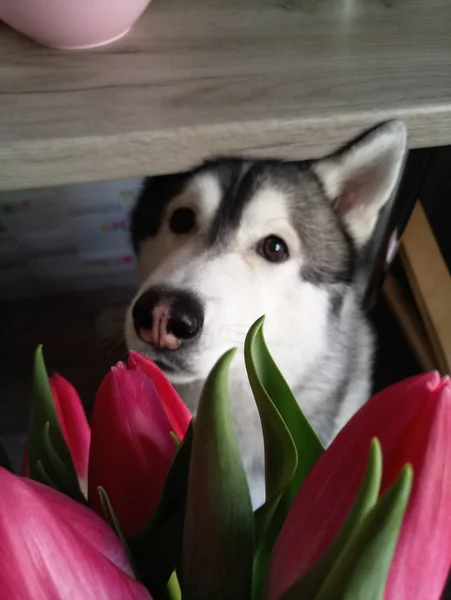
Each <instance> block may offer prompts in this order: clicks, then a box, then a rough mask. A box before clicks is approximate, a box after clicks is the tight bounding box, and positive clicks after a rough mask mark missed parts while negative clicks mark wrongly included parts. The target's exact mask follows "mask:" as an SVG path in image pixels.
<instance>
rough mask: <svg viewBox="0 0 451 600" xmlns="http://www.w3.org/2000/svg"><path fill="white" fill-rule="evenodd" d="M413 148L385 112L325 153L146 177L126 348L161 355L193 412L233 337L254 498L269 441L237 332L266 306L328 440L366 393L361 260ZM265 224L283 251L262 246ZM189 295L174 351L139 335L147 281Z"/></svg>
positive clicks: (297, 388)
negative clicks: (185, 329)
mask: <svg viewBox="0 0 451 600" xmlns="http://www.w3.org/2000/svg"><path fill="white" fill-rule="evenodd" d="M405 154H406V130H405V126H404V125H403V123H401V122H399V121H390V122H387V123H384V124H382V125H380V126H378V127H376V128H374V129H373V130H371V131H369V132H367V133H366V134H364V135H362V136H361V137H360V138H358V139H357V140H355V141H353V142H351V143H350V144H348V145H347V146H346V147H344V148H343V149H341V150H340V151H338V152H336V153H334V154H332V155H330V156H327V157H325V158H323V159H319V160H313V161H303V162H283V161H278V160H252V159H235V158H233V159H219V160H214V161H211V162H206V163H205V164H203V165H201V166H199V167H198V168H196V169H193V170H192V171H188V172H184V173H178V174H175V175H163V176H159V177H154V178H149V179H147V180H146V182H145V184H144V187H143V190H142V193H141V195H140V197H139V200H138V203H137V206H136V209H135V211H134V214H133V220H132V235H133V241H134V245H135V248H136V251H137V254H138V257H139V274H140V287H139V290H138V292H137V294H136V297H135V299H134V300H133V302H132V303H131V305H130V308H129V310H128V313H127V318H126V339H127V343H128V346H129V347H130V348H133V349H135V350H137V351H139V352H142V353H144V354H146V355H148V356H149V357H151V358H152V359H155V360H157V361H158V362H159V364H161V365H162V366H163V367H166V370H167V374H168V376H169V378H170V379H171V380H172V382H173V383H174V384H175V386H176V388H177V389H178V391H179V392H180V394H181V396H182V398H183V399H184V400H185V402H186V403H187V405H188V406H189V408H190V409H191V410H192V411H193V412H194V413H195V411H196V407H197V402H198V399H199V393H200V390H201V388H202V385H203V382H204V380H205V377H206V376H207V374H208V373H209V371H210V369H211V368H212V366H213V364H214V363H215V362H216V361H217V359H218V358H219V357H220V356H221V355H222V354H223V353H224V352H225V351H226V350H228V349H229V348H231V347H238V348H239V350H240V352H238V353H237V356H236V358H235V359H234V363H233V368H232V372H231V392H230V397H231V402H232V410H233V414H234V419H235V424H236V431H237V435H238V438H239V443H240V447H241V451H242V455H243V461H244V464H245V467H246V470H247V473H248V477H249V481H250V485H251V492H252V496H253V501H254V504H255V505H258V504H260V503H261V501H262V500H263V498H264V487H263V445H262V439H261V429H260V423H259V418H258V414H257V410H256V407H255V403H254V400H253V398H252V395H251V392H250V389H249V385H248V382H247V377H246V372H245V368H244V360H243V352H242V350H243V343H244V338H245V334H246V332H247V330H248V328H249V327H250V325H251V324H252V323H253V322H254V321H255V320H256V319H257V318H258V317H260V316H261V315H263V314H264V315H266V322H265V329H264V334H265V337H266V340H267V344H268V346H269V349H270V351H271V353H272V355H273V357H274V359H275V361H276V362H277V364H278V366H279V367H280V369H281V371H282V372H283V374H284V376H285V378H286V379H287V381H288V383H289V385H290V386H291V388H292V389H293V391H294V393H295V395H296V397H297V399H298V401H299V404H300V406H301V407H302V409H303V411H304V412H305V414H306V415H307V417H308V418H309V419H310V421H311V422H312V423H313V425H314V427H315V428H316V430H317V431H318V432H319V434H320V436H321V437H322V439H323V440H324V441H325V442H328V441H330V440H331V438H332V437H333V436H334V435H335V433H336V432H337V431H338V430H339V429H340V428H341V427H342V426H343V425H344V423H345V422H346V421H347V420H348V419H349V418H350V417H351V416H352V414H353V413H354V412H355V411H356V410H357V409H358V408H359V407H360V406H361V404H362V403H364V402H365V401H366V400H367V398H368V397H369V393H370V382H371V366H372V354H373V335H372V332H371V329H370V327H369V325H368V323H367V320H366V318H365V315H364V314H363V311H362V309H361V307H360V296H359V293H358V287H357V284H356V273H357V269H358V265H359V258H360V257H361V256H362V253H363V250H364V248H365V246H366V244H367V242H368V241H369V239H370V237H371V235H372V233H373V231H374V228H375V226H376V222H377V219H378V215H379V212H380V210H381V208H382V207H383V206H384V205H385V204H386V203H387V201H388V200H389V199H390V198H391V197H392V196H393V194H394V192H395V190H396V187H397V184H398V182H399V178H400V174H401V172H402V167H403V163H404V159H405ZM179 207H189V208H191V209H192V210H193V211H194V212H195V216H196V222H195V226H194V228H193V229H192V231H190V232H189V233H186V234H178V235H177V234H175V233H173V232H171V230H170V227H169V222H170V218H171V215H172V214H173V213H174V211H175V210H176V209H177V208H179ZM269 235H276V236H277V237H279V238H281V239H283V240H284V241H285V243H286V245H287V247H288V250H289V258H288V259H287V260H286V261H285V262H283V263H280V264H275V263H271V262H267V261H266V260H265V259H264V258H263V257H262V256H261V255H260V253H259V251H258V248H259V247H260V246H259V244H260V242H261V240H263V239H264V238H266V237H267V236H269ZM154 287H157V288H163V289H169V290H183V291H188V292H190V293H192V294H194V295H195V296H196V297H197V298H198V299H199V301H200V303H201V304H202V307H203V311H204V320H203V327H202V330H201V332H200V334H199V335H198V336H197V337H196V338H195V339H194V340H191V341H189V343H186V344H182V345H181V346H180V348H178V349H176V350H167V349H163V350H158V349H156V348H155V347H154V346H152V345H151V344H148V343H146V342H144V341H143V340H142V339H140V337H139V336H138V335H137V332H136V330H135V327H134V322H133V306H134V304H135V302H136V301H137V300H138V299H139V298H140V297H141V295H142V294H143V293H144V292H145V291H146V290H149V289H151V288H154Z"/></svg>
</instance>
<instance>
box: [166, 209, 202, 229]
mask: <svg viewBox="0 0 451 600" xmlns="http://www.w3.org/2000/svg"><path fill="white" fill-rule="evenodd" d="M195 225H196V213H195V212H194V210H192V209H191V208H177V209H176V210H175V211H174V212H173V213H172V216H171V219H170V221H169V227H170V228H171V231H172V232H173V233H177V234H181V233H189V232H190V231H192V230H193V229H194V227H195Z"/></svg>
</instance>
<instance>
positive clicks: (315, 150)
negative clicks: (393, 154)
mask: <svg viewBox="0 0 451 600" xmlns="http://www.w3.org/2000/svg"><path fill="white" fill-rule="evenodd" d="M392 117H400V118H403V119H404V120H405V121H406V122H407V124H408V127H409V132H410V144H411V146H412V147H421V146H432V145H444V144H450V143H451V2H450V0H429V1H428V2H425V0H385V1H382V0H299V1H296V0H190V1H188V0H154V1H153V2H152V3H151V4H150V6H149V9H148V11H147V13H146V14H145V15H144V16H143V18H142V19H141V20H140V21H139V22H138V24H137V25H136V27H135V29H134V30H133V31H132V33H131V34H130V35H129V36H128V37H126V38H125V39H123V40H121V41H120V42H118V43H116V44H114V45H112V46H109V47H105V48H103V49H98V50H95V51H91V52H79V53H63V52H58V51H53V50H50V49H47V48H42V47H39V46H36V45H34V44H33V43H32V42H29V41H27V40H25V39H23V38H22V37H21V36H19V35H18V34H16V33H13V32H12V31H11V30H9V29H8V28H7V27H6V26H2V27H1V28H0V189H12V188H24V187H37V186H44V185H53V184H63V183H73V182H78V181H88V180H100V179H107V178H116V177H128V176H140V175H144V174H153V173H162V172H168V171H173V170H176V169H181V168H185V167H187V166H188V165H191V164H192V163H195V162H196V161H198V160H200V159H201V158H203V157H205V156H208V155H211V154H218V153H231V154H236V153H241V154H243V153H244V154H252V155H258V156H273V155H275V156H282V157H286V158H305V157H311V156H314V155H317V154H320V153H322V152H326V151H329V150H331V149H332V148H333V147H334V146H336V145H337V144H340V143H341V142H343V141H344V140H345V139H347V138H348V137H349V136H352V135H354V134H355V133H357V132H359V131H360V130H361V129H362V128H365V127H367V126H371V125H372V124H374V123H376V122H377V121H381V120H384V119H387V118H392Z"/></svg>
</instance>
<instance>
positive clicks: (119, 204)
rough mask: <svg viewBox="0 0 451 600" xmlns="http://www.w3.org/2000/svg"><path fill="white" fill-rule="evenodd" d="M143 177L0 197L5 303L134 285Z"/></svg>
mask: <svg viewBox="0 0 451 600" xmlns="http://www.w3.org/2000/svg"><path fill="white" fill-rule="evenodd" d="M140 183H141V180H140V179H124V180H118V181H107V182H100V183H89V184H82V185H72V186H67V187H59V188H48V189H39V190H26V191H20V192H17V191H14V192H2V193H0V299H2V300H7V299H11V298H23V297H33V296H39V295H44V294H48V293H54V292H56V291H74V290H76V291H77V290H89V289H99V288H106V287H110V286H123V285H133V284H134V283H135V263H134V257H133V252H132V248H131V245H130V240H129V233H128V219H129V213H130V210H131V207H132V205H133V201H134V199H135V197H136V194H137V191H138V189H139V186H140Z"/></svg>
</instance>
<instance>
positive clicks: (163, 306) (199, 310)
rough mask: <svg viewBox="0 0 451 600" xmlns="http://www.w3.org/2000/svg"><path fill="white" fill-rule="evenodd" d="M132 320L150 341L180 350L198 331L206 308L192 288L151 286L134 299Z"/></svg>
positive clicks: (145, 339)
mask: <svg viewBox="0 0 451 600" xmlns="http://www.w3.org/2000/svg"><path fill="white" fill-rule="evenodd" d="M133 323H134V325H135V330H136V333H137V335H138V337H139V338H140V339H142V340H144V341H145V342H147V343H148V344H152V345H153V346H155V347H156V348H166V349H168V350H177V348H179V347H180V346H181V345H182V343H183V342H185V341H188V340H192V339H193V338H195V337H196V336H197V335H198V334H199V332H200V331H201V329H202V325H203V323H204V310H203V307H202V304H201V303H200V302H199V300H198V299H197V298H196V296H194V295H193V294H191V293H189V292H185V291H181V290H180V291H179V290H168V289H161V288H151V289H150V290H147V291H146V292H144V293H143V294H142V296H140V297H139V298H138V300H137V301H136V302H135V305H134V307H133Z"/></svg>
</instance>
